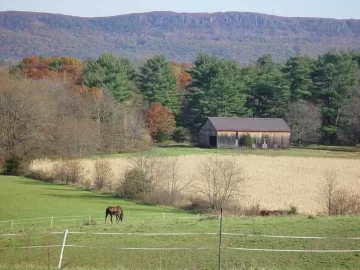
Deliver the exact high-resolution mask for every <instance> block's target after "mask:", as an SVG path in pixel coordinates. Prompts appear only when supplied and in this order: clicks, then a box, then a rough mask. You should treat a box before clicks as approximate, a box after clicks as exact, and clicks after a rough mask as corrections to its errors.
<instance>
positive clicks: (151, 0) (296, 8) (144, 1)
mask: <svg viewBox="0 0 360 270" xmlns="http://www.w3.org/2000/svg"><path fill="white" fill-rule="evenodd" d="M6 10H20V11H38V12H49V13H60V14H66V15H74V16H81V17H104V16H114V15H121V14H128V13H139V12H148V11H175V12H218V11H251V12H259V13H266V14H274V15H279V16H290V17H327V18H337V19H349V18H354V19H355V18H360V0H57V1H54V0H0V11H6Z"/></svg>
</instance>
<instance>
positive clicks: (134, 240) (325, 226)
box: [0, 176, 360, 269]
mask: <svg viewBox="0 0 360 270" xmlns="http://www.w3.org/2000/svg"><path fill="white" fill-rule="evenodd" d="M110 204H120V205H121V206H123V208H124V211H125V215H126V216H125V221H124V222H123V223H122V224H120V225H118V224H113V225H104V224H103V220H102V217H103V212H104V208H105V207H106V206H107V205H110ZM162 212H168V213H174V214H173V215H171V214H168V215H166V216H165V219H163V216H162V214H160V213H162ZM13 213H15V214H13ZM149 213H152V214H153V215H152V216H147V215H143V216H141V215H142V214H149ZM175 213H176V214H175ZM90 214H91V215H93V216H96V217H99V218H101V220H99V221H98V222H97V224H96V225H94V226H85V225H83V224H84V221H85V220H86V217H88V215H90ZM183 214H184V213H181V212H180V211H176V210H171V209H169V208H161V207H152V206H142V205H137V204H133V203H130V202H125V201H121V200H119V199H116V198H113V197H111V196H109V195H104V194H98V193H92V192H88V191H84V190H79V189H75V188H72V187H68V186H62V185H52V184H46V183H42V182H37V181H34V180H29V179H26V178H19V177H5V176H0V220H6V219H12V218H14V219H15V218H16V219H20V218H34V217H45V216H51V215H54V216H65V215H71V216H84V219H83V220H80V221H73V220H69V221H61V222H60V219H55V220H54V227H53V228H50V227H49V223H45V224H43V223H34V224H33V225H32V224H31V222H29V221H27V224H19V225H18V224H15V225H14V229H13V231H12V232H14V233H20V234H21V235H20V236H7V237H1V238H0V265H3V267H0V268H7V267H9V268H11V267H12V266H14V265H18V264H24V263H26V262H28V263H29V264H33V265H34V264H35V265H42V266H49V265H51V266H55V265H56V263H57V259H58V256H59V248H58V247H55V248H49V249H46V248H45V249H44V248H40V249H31V250H24V249H15V248H16V247H21V246H27V245H52V244H59V243H61V235H47V234H44V233H45V232H50V231H62V230H63V229H64V228H68V229H69V230H70V231H83V232H89V233H88V234H70V235H69V238H68V241H67V244H69V245H83V246H86V247H87V248H71V247H68V248H66V249H65V255H64V263H65V264H68V265H67V267H68V268H71V267H79V266H80V267H88V268H93V267H100V268H113V269H122V268H123V269H160V268H161V269H216V267H217V243H218V236H217V235H191V236H134V235H132V236H127V235H116V236H115V235H93V234H90V232H202V233H203V232H217V231H218V228H219V221H218V219H216V218H215V219H207V218H205V219H200V220H199V219H198V218H197V216H196V215H195V216H193V215H187V217H192V218H186V219H182V218H181V217H183V216H184V215H183ZM65 220H66V219H65ZM23 222H25V221H23ZM46 222H48V220H47V221H46ZM0 224H2V223H0ZM3 224H6V225H5V226H0V232H2V233H3V232H10V227H9V223H3ZM359 224H360V217H330V218H329V217H316V218H315V219H308V218H306V217H278V218H275V217H274V218H262V217H255V218H226V217H225V218H224V223H223V231H224V232H235V233H249V234H255V235H262V234H267V235H302V236H331V237H351V236H359V229H360V225H359ZM359 246H360V240H338V239H328V240H322V239H317V240H314V239H282V238H263V237H260V236H258V237H257V236H256V237H251V236H248V237H244V236H229V235H224V236H223V260H222V261H223V269H241V267H243V265H245V266H246V267H249V266H258V267H266V268H267V269H359V268H358V266H359V265H360V253H286V252H259V251H233V250H228V249H227V248H228V247H247V248H268V249H359ZM4 247H6V248H4ZM118 247H165V248H170V247H194V248H195V247H206V248H210V249H209V250H182V251H174V250H152V251H142V250H116V248H118Z"/></svg>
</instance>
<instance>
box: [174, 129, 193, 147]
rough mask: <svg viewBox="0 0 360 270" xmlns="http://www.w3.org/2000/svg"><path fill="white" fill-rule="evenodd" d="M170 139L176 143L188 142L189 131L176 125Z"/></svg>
mask: <svg viewBox="0 0 360 270" xmlns="http://www.w3.org/2000/svg"><path fill="white" fill-rule="evenodd" d="M172 139H173V140H174V141H175V142H178V143H183V142H189V141H190V139H191V136H190V132H189V130H188V129H186V128H184V127H177V128H175V130H174V132H173V134H172Z"/></svg>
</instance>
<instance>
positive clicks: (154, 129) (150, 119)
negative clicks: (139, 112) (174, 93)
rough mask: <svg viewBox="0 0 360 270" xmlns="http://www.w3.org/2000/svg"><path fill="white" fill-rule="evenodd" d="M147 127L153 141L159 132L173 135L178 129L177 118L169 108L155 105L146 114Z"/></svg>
mask: <svg viewBox="0 0 360 270" xmlns="http://www.w3.org/2000/svg"><path fill="white" fill-rule="evenodd" d="M146 125H147V127H148V129H149V132H150V135H151V137H152V138H153V139H155V138H156V136H157V134H158V133H159V132H162V133H164V134H171V133H172V132H173V131H174V130H175V127H176V122H175V116H174V114H173V113H172V112H171V111H170V109H169V108H167V107H165V106H162V105H161V104H159V103H155V104H153V105H152V106H151V107H150V109H149V110H148V111H147V113H146Z"/></svg>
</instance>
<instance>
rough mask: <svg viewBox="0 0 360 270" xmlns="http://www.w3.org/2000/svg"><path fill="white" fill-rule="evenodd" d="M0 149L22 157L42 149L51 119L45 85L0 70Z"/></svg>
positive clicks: (49, 136)
mask: <svg viewBox="0 0 360 270" xmlns="http://www.w3.org/2000/svg"><path fill="white" fill-rule="evenodd" d="M0 85H1V87H0V149H1V150H0V152H2V153H3V154H4V155H5V156H9V155H17V156H19V157H26V156H32V155H38V154H41V153H44V152H46V149H45V148H46V147H48V146H49V142H50V141H51V137H52V135H53V134H52V127H53V124H54V119H55V113H54V112H55V110H54V107H55V106H54V103H53V101H52V98H51V93H50V92H49V91H48V89H47V88H46V87H43V86H42V85H41V84H39V83H38V82H34V81H31V80H28V81H27V82H25V81H18V80H15V79H13V78H12V77H10V76H9V75H7V74H4V73H0Z"/></svg>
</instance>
